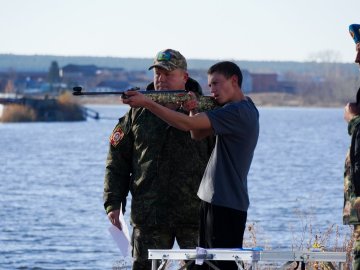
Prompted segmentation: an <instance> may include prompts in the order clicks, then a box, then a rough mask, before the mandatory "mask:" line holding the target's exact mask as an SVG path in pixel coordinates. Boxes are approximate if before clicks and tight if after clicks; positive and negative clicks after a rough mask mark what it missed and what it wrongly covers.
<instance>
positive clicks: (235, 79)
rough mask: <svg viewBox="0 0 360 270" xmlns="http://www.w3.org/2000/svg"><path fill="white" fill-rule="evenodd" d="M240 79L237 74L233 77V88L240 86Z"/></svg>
mask: <svg viewBox="0 0 360 270" xmlns="http://www.w3.org/2000/svg"><path fill="white" fill-rule="evenodd" d="M238 81H239V78H238V76H236V75H235V74H234V75H232V76H231V83H232V85H233V86H238Z"/></svg>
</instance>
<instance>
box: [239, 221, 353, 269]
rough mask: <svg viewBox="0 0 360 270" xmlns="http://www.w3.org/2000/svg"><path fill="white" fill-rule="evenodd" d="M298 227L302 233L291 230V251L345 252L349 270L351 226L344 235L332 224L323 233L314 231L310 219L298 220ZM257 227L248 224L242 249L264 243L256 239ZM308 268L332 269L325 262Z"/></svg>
mask: <svg viewBox="0 0 360 270" xmlns="http://www.w3.org/2000/svg"><path fill="white" fill-rule="evenodd" d="M299 222H300V225H301V227H302V231H301V232H299V231H298V230H297V232H295V231H293V230H292V236H293V240H292V246H291V249H292V250H294V251H297V250H312V249H317V250H320V251H321V250H322V251H338V252H346V256H347V260H346V263H345V264H344V268H343V269H345V270H348V269H351V263H352V248H353V244H354V240H353V237H352V233H353V228H352V226H349V227H346V229H349V231H347V232H345V234H344V235H341V233H340V231H339V226H338V225H335V224H332V225H329V226H328V228H327V229H326V230H325V231H323V232H322V231H319V230H316V229H315V228H314V227H313V226H312V225H311V219H309V218H304V217H302V218H300V221H299ZM258 230H260V229H259V226H256V225H255V224H254V223H252V224H248V226H247V230H246V232H245V236H244V247H245V248H252V247H258V246H259V243H266V242H267V241H266V239H265V240H264V239H258V235H257V232H258ZM261 247H262V248H263V249H264V250H271V249H272V248H271V247H270V246H267V245H266V244H265V246H261ZM333 265H334V266H335V269H338V268H337V267H338V265H337V264H336V263H333ZM277 267H279V265H273V264H266V263H264V264H262V265H261V267H260V269H262V270H265V269H266V270H267V269H274V268H277ZM308 267H310V268H309V269H315V270H329V269H333V268H332V266H330V264H328V263H326V262H315V263H311V264H310V263H309V264H308ZM294 268H295V263H294V264H291V265H290V266H289V268H286V269H294ZM307 269H308V268H307Z"/></svg>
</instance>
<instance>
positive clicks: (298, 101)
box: [77, 93, 346, 108]
mask: <svg viewBox="0 0 360 270" xmlns="http://www.w3.org/2000/svg"><path fill="white" fill-rule="evenodd" d="M246 95H247V96H249V97H250V98H251V99H252V100H253V101H254V103H255V104H256V106H259V107H304V108H315V107H320V108H342V107H344V106H345V105H346V104H345V103H342V102H340V101H334V102H331V103H330V102H325V101H311V102H310V101H309V100H304V98H303V97H301V96H298V95H294V94H287V93H249V94H246ZM77 102H78V103H80V104H81V105H87V104H95V105H116V104H123V103H122V101H121V99H120V97H115V96H107V97H79V99H78V100H77Z"/></svg>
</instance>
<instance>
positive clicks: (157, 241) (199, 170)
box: [104, 49, 213, 270]
mask: <svg viewBox="0 0 360 270" xmlns="http://www.w3.org/2000/svg"><path fill="white" fill-rule="evenodd" d="M149 69H154V82H153V83H152V84H150V85H149V86H148V89H149V90H152V89H155V90H165V89H166V90H181V89H186V90H190V91H193V92H195V93H197V94H200V95H201V94H202V91H201V87H200V85H199V84H198V83H197V82H196V81H194V80H193V79H191V78H189V77H188V73H187V71H186V70H187V64H186V60H185V58H184V57H183V56H182V55H181V54H180V53H179V52H178V51H175V50H171V49H167V50H164V51H161V52H159V53H158V54H157V56H156V58H155V60H154V64H153V65H152V66H151V67H150V68H149ZM167 106H168V107H170V108H172V109H174V110H177V111H180V112H182V108H181V107H179V105H178V104H167ZM183 112H184V113H188V112H185V111H183ZM212 147H213V142H212V140H211V139H210V140H209V139H207V140H202V141H194V140H192V139H191V137H190V132H183V131H180V130H178V129H176V128H173V127H171V126H169V125H168V124H167V123H165V122H164V121H162V120H161V119H159V118H158V117H156V116H155V115H154V114H152V113H151V112H150V111H148V110H146V109H143V108H135V109H134V108H131V109H130V111H129V112H128V113H126V115H125V116H124V117H122V118H120V120H119V123H118V124H117V126H116V127H115V129H114V130H113V133H112V135H111V136H110V148H109V153H108V157H107V162H106V173H105V182H104V207H105V209H106V213H107V214H108V217H109V219H110V221H111V222H112V224H114V225H115V226H117V227H119V228H121V223H120V221H119V213H120V204H121V202H124V201H125V200H126V197H127V195H128V192H129V191H130V193H131V195H132V202H131V224H132V226H133V234H132V247H133V250H132V253H133V258H134V263H133V269H135V270H139V269H151V262H150V261H149V260H148V259H147V258H148V249H170V248H172V246H173V244H174V241H175V239H176V240H177V242H178V244H179V246H180V248H183V249H186V248H195V247H196V245H197V240H198V229H199V224H198V222H199V199H198V197H197V195H196V192H197V190H198V187H199V184H200V181H201V178H202V175H203V172H204V170H205V167H206V164H207V161H208V159H209V157H210V154H211V151H212Z"/></svg>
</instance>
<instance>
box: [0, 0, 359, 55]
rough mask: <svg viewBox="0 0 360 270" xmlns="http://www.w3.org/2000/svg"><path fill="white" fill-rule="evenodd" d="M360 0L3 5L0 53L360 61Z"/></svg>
mask: <svg viewBox="0 0 360 270" xmlns="http://www.w3.org/2000/svg"><path fill="white" fill-rule="evenodd" d="M359 11H360V1H359V0H344V1H340V0H219V1H218V0H181V1H169V0H167V1H166V0H143V1H140V0H31V1H27V0H0V25H1V26H0V36H1V40H0V53H13V54H40V55H42V54H54V55H69V56H70V55H81V56H114V57H146V58H152V57H153V56H154V55H155V54H156V52H157V51H159V50H161V49H165V48H174V49H177V50H179V51H180V52H182V53H183V54H184V56H185V57H187V58H197V59H218V60H279V61H289V60H290V61H292V60H293V61H308V60H315V59H320V60H327V59H329V60H332V61H333V60H335V61H340V62H353V60H354V58H355V46H354V43H353V41H352V40H351V37H350V35H349V32H348V26H349V24H352V23H359V24H360V14H359Z"/></svg>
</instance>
